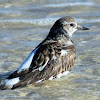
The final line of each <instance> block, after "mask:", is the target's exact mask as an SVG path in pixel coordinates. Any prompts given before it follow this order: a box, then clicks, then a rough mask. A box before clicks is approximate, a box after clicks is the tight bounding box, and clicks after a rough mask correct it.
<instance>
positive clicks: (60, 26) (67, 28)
mask: <svg viewBox="0 0 100 100" xmlns="http://www.w3.org/2000/svg"><path fill="white" fill-rule="evenodd" d="M77 30H89V28H86V27H83V26H79V25H77V23H76V21H75V20H74V18H72V17H70V16H66V17H62V18H60V19H58V20H57V21H56V22H55V24H54V25H53V27H52V28H51V31H50V33H49V34H52V35H54V34H55V35H58V34H59V35H60V34H65V35H66V36H68V37H72V34H73V33H74V32H75V31H77Z"/></svg>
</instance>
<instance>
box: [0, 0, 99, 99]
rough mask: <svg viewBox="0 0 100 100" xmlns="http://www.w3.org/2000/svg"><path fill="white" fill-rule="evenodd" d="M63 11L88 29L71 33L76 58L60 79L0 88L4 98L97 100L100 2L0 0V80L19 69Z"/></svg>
mask: <svg viewBox="0 0 100 100" xmlns="http://www.w3.org/2000/svg"><path fill="white" fill-rule="evenodd" d="M62 16H73V17H74V18H75V19H76V20H77V22H78V23H79V24H80V25H83V26H86V27H89V28H90V30H89V31H84V32H82V31H79V32H76V33H75V34H74V35H73V38H72V39H73V41H74V43H75V45H76V49H77V59H76V63H75V65H74V68H73V69H72V71H71V73H69V75H68V76H67V77H62V78H61V79H60V80H59V79H55V80H53V81H45V82H43V83H40V84H34V85H29V86H28V87H25V88H21V89H16V90H13V91H12V90H4V91H0V100H29V99H30V100H99V99H100V1H99V0H55V1H53V0H41V1H39V0H38V1H37V0H30V1H29V0H20V1H18V0H0V81H2V80H4V79H5V78H6V77H7V76H8V75H9V74H10V73H12V72H13V71H14V70H16V69H17V68H18V67H19V66H20V65H21V64H22V62H23V61H24V60H25V59H26V57H27V56H28V55H29V53H30V52H31V51H32V50H33V49H34V48H35V47H36V46H37V45H38V44H39V43H40V42H41V41H42V40H43V39H44V38H45V37H46V36H47V34H48V32H49V30H50V28H51V26H52V25H53V23H54V22H55V21H56V20H57V19H58V18H60V17H62Z"/></svg>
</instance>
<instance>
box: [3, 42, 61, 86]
mask: <svg viewBox="0 0 100 100" xmlns="http://www.w3.org/2000/svg"><path fill="white" fill-rule="evenodd" d="M60 47H61V45H60V44H59V43H57V42H55V41H49V42H45V43H43V44H41V45H39V46H38V47H36V48H35V49H34V51H32V52H31V53H30V55H29V56H28V57H27V59H26V60H25V61H24V63H23V64H22V65H21V66H20V67H19V68H18V70H16V71H15V72H14V73H12V74H11V75H10V76H9V77H8V78H7V79H6V80H5V81H4V84H5V85H8V86H9V85H10V86H18V85H20V84H21V83H23V84H24V85H26V84H30V83H32V82H37V81H38V80H41V79H43V78H44V77H45V76H46V74H47V73H46V72H45V71H44V69H45V67H46V66H47V65H48V67H49V64H50V61H52V60H55V59H56V58H57V56H58V55H59V53H60V50H61V48H60ZM57 52H58V53H57ZM45 73H46V74H45ZM43 74H45V75H43ZM16 84H17V85H16Z"/></svg>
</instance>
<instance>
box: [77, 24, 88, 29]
mask: <svg viewBox="0 0 100 100" xmlns="http://www.w3.org/2000/svg"><path fill="white" fill-rule="evenodd" d="M77 30H89V28H86V27H83V26H79V25H78V26H77Z"/></svg>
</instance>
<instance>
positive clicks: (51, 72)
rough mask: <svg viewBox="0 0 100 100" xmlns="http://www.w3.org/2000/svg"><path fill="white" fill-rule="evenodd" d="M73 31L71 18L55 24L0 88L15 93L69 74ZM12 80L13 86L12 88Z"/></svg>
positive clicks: (73, 55) (75, 26) (73, 48)
mask: <svg viewBox="0 0 100 100" xmlns="http://www.w3.org/2000/svg"><path fill="white" fill-rule="evenodd" d="M77 29H78V26H77V23H76V22H75V20H74V19H73V18H72V17H69V16H67V17H63V18H60V19H59V20H57V21H56V22H55V24H54V25H53V27H52V28H51V30H50V32H49V34H48V36H47V37H46V38H45V39H44V41H42V42H41V43H40V44H39V45H38V46H37V47H36V48H35V49H34V50H33V51H32V53H31V54H30V55H29V57H28V58H27V59H26V60H25V62H24V63H23V64H22V65H21V67H19V69H18V70H16V71H15V72H14V73H13V74H11V75H10V76H9V77H8V78H7V79H6V80H5V81H4V82H3V83H2V85H1V86H0V88H1V89H8V88H10V89H15V88H17V87H23V86H26V85H28V84H32V83H39V82H42V81H44V80H48V79H50V80H51V79H53V78H56V77H60V76H61V74H63V73H66V71H67V72H68V71H70V70H71V69H72V66H73V65H74V62H75V57H76V50H75V46H74V43H73V41H72V40H71V36H72V34H73V32H75V31H76V30H77ZM80 29H83V27H81V28H80ZM87 29H88V28H84V30H87ZM14 80H15V81H16V82H14V84H13V83H12V82H13V81H14Z"/></svg>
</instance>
